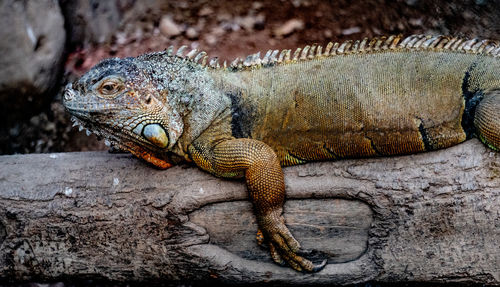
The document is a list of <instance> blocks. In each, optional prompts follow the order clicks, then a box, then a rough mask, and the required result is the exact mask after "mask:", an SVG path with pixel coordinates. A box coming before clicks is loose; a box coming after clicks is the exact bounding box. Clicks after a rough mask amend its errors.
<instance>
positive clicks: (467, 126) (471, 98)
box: [462, 63, 484, 139]
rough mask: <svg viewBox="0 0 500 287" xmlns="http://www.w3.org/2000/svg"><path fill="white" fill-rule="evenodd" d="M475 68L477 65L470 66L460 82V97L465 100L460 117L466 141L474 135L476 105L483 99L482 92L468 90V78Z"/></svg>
mask: <svg viewBox="0 0 500 287" xmlns="http://www.w3.org/2000/svg"><path fill="white" fill-rule="evenodd" d="M476 66H477V63H473V64H472V65H470V67H469V68H468V69H467V71H465V74H464V79H463V81H462V96H463V97H464V100H465V109H464V113H463V115H462V129H463V130H464V132H465V135H466V137H467V138H468V139H470V138H472V137H473V136H474V135H475V133H476V128H475V127H474V116H475V114H476V107H477V105H478V104H479V102H480V101H481V100H482V99H483V97H484V93H483V91H482V90H479V89H474V90H472V91H471V90H470V89H469V88H470V76H471V73H472V71H473V70H474V69H475V68H476Z"/></svg>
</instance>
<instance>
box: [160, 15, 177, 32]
mask: <svg viewBox="0 0 500 287" xmlns="http://www.w3.org/2000/svg"><path fill="white" fill-rule="evenodd" d="M159 28H160V32H161V33H162V34H163V35H165V36H166V37H175V36H177V35H180V34H181V33H182V30H183V29H182V27H181V26H179V25H178V24H176V23H175V22H174V20H172V17H170V16H163V17H162V18H161V20H160V26H159Z"/></svg>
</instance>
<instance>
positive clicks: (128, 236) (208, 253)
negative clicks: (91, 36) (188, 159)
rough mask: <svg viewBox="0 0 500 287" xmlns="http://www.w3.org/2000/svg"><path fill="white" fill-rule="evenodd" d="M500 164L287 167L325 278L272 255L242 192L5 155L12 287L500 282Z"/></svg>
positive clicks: (475, 146) (100, 155)
mask: <svg viewBox="0 0 500 287" xmlns="http://www.w3.org/2000/svg"><path fill="white" fill-rule="evenodd" d="M499 159H500V154H498V153H494V152H492V151H490V150H488V149H486V148H485V147H483V145H482V144H480V143H479V142H478V141H477V140H471V141H468V142H466V143H464V144H461V145H458V146H455V147H452V148H450V149H446V150H441V151H436V152H430V153H424V154H418V155H410V156H402V157H389V158H373V159H357V160H344V161H337V162H320V163H311V164H306V165H303V166H295V167H290V168H285V180H286V185H287V201H286V204H285V219H286V221H287V224H288V226H289V227H290V229H291V231H292V233H293V234H294V235H295V236H296V238H297V239H298V240H299V241H300V242H301V244H302V246H303V248H304V249H306V250H310V249H317V250H319V251H320V252H321V256H328V258H329V264H328V265H327V266H326V268H325V269H324V270H323V271H321V272H319V273H317V274H312V275H311V274H302V273H299V272H295V271H293V270H291V269H290V268H284V267H279V266H277V265H275V264H273V263H272V262H271V260H270V258H269V255H268V254H267V251H266V250H263V249H261V248H260V247H258V244H257V242H256V240H255V232H256V230H257V225H256V223H255V218H254V216H253V213H252V208H251V204H250V203H249V201H248V200H247V193H246V190H245V187H244V184H243V182H241V181H227V180H221V179H217V178H215V177H212V176H211V175H209V174H206V173H204V172H202V171H200V170H198V169H196V168H191V167H187V166H178V167H174V168H171V169H169V170H167V171H160V170H156V169H154V168H152V167H150V166H148V165H146V164H145V163H143V162H141V161H139V160H137V159H135V158H132V157H131V156H130V155H123V154H122V155H116V154H108V153H104V152H85V153H61V154H31V155H14V156H2V157H0V280H29V279H41V280H58V279H60V278H75V279H77V278H93V279H96V278H100V279H109V280H115V281H148V282H161V281H166V280H169V281H172V280H174V281H175V280H206V279H210V278H211V279H212V280H218V281H223V282H240V283H256V282H257V283H259V282H275V283H283V284H297V283H300V284H309V283H331V284H349V283H356V282H363V281H367V280H377V281H391V282H394V281H397V282H406V281H426V282H429V281H433V282H435V281H438V282H439V281H441V282H476V283H483V284H491V285H500V268H499V266H500V248H498V246H500V216H499V215H500V160H499ZM311 256H312V255H311ZM313 258H314V256H313Z"/></svg>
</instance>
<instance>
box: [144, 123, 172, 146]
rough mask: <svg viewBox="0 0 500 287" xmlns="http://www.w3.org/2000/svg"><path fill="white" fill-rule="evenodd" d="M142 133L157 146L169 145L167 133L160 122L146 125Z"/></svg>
mask: <svg viewBox="0 0 500 287" xmlns="http://www.w3.org/2000/svg"><path fill="white" fill-rule="evenodd" d="M142 135H143V136H144V137H145V138H146V139H147V140H148V141H150V142H151V143H153V144H154V145H156V146H157V147H160V148H166V147H167V146H168V136H167V133H166V132H165V130H164V129H163V127H162V126H161V125H159V124H149V125H147V126H145V127H144V129H143V131H142Z"/></svg>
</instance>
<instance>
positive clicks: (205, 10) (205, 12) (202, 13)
mask: <svg viewBox="0 0 500 287" xmlns="http://www.w3.org/2000/svg"><path fill="white" fill-rule="evenodd" d="M213 13H214V10H213V9H212V8H210V7H209V6H204V7H203V8H201V9H200V11H199V12H198V16H200V17H205V16H209V15H212V14H213Z"/></svg>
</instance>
